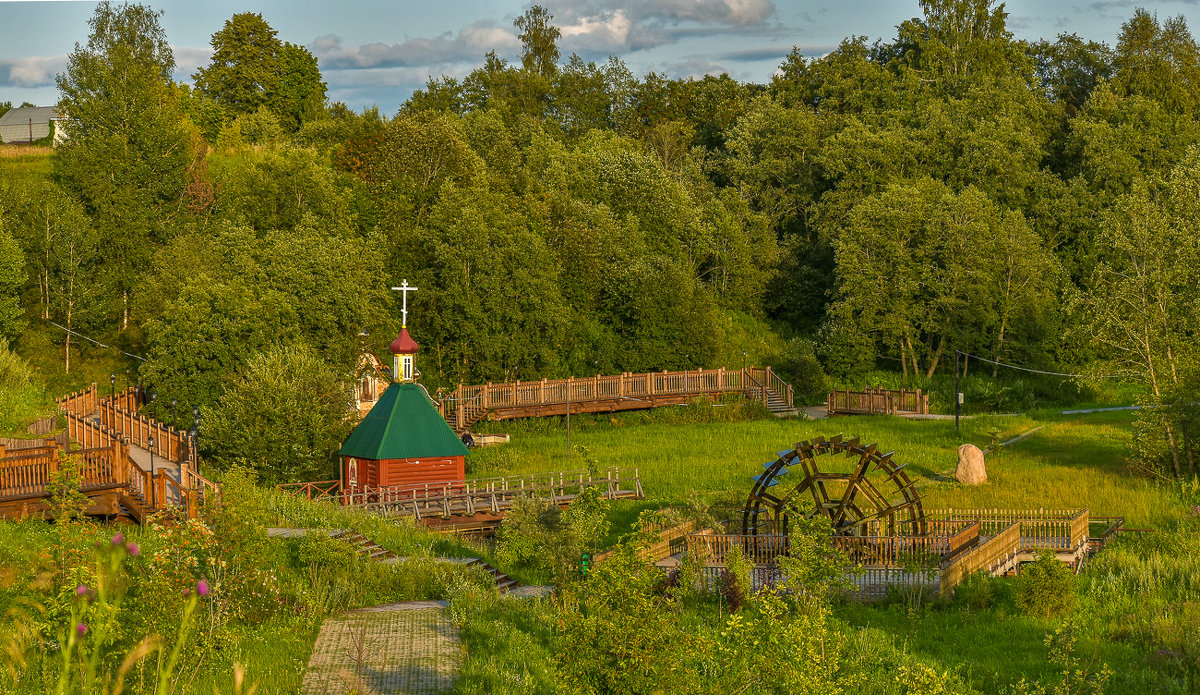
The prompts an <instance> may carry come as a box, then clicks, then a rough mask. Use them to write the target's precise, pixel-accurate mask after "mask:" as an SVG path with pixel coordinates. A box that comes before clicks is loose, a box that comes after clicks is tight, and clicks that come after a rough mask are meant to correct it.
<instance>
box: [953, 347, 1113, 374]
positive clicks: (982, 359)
mask: <svg viewBox="0 0 1200 695" xmlns="http://www.w3.org/2000/svg"><path fill="white" fill-rule="evenodd" d="M955 352H957V353H958V354H960V355H962V356H964V357H970V358H972V359H976V360H979V361H980V362H987V363H988V364H994V365H996V366H998V367H1004V368H1005V369H1015V370H1017V371H1020V372H1029V373H1030V374H1041V375H1043V376H1061V377H1067V378H1068V379H1128V378H1129V377H1131V376H1134V375H1133V374H1128V373H1127V374H1067V373H1065V372H1048V371H1045V370H1043V369H1030V368H1029V367H1018V366H1017V365H1015V364H1005V363H1004V362H997V361H996V360H989V359H988V358H986V357H980V356H979V355H972V354H971V353H969V352H963V351H962V350H955Z"/></svg>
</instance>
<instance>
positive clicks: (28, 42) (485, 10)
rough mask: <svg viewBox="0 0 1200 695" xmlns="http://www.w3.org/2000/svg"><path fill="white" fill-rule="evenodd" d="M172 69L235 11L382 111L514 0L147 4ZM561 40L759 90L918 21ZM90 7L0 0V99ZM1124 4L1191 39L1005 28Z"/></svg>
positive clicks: (1163, 13) (45, 70) (572, 11)
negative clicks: (1145, 28)
mask: <svg viewBox="0 0 1200 695" xmlns="http://www.w3.org/2000/svg"><path fill="white" fill-rule="evenodd" d="M149 4H150V5H151V6H153V7H154V8H156V9H160V10H162V11H163V12H164V15H163V17H162V23H163V27H164V28H165V29H166V32H167V37H168V39H169V40H170V42H171V44H172V46H173V47H174V49H175V59H176V62H177V63H178V64H179V71H178V72H177V74H176V78H177V79H180V80H183V81H188V82H190V81H191V74H192V73H193V72H194V71H195V69H196V68H197V67H199V66H201V65H204V64H206V63H207V61H208V57H209V54H210V49H209V45H208V41H209V38H210V37H211V35H212V33H213V32H215V31H217V30H218V29H220V28H221V25H222V24H223V23H224V21H225V20H226V19H228V18H229V17H230V16H232V15H233V14H234V13H237V12H260V13H261V14H262V15H263V17H264V18H265V19H266V20H267V21H268V22H269V23H270V24H271V26H273V27H274V28H275V29H276V30H278V32H279V38H280V39H281V40H285V41H291V42H292V43H298V44H303V45H305V46H307V47H308V48H309V49H310V50H312V51H313V53H315V54H316V55H317V57H318V59H319V60H320V64H321V70H322V74H323V75H324V76H325V79H326V82H328V84H329V96H330V97H331V98H332V99H335V100H339V101H344V102H345V103H346V104H348V105H349V106H351V107H353V108H355V109H360V108H362V107H364V106H368V105H371V104H378V105H379V106H380V107H381V108H382V109H383V111H384V112H385V113H389V114H390V113H394V112H395V111H396V109H397V108H398V107H399V105H400V104H401V103H402V102H403V101H404V100H405V99H406V98H407V97H408V95H409V94H411V92H412V90H413V89H414V88H416V87H419V86H421V85H423V84H424V83H425V80H426V79H427V78H428V77H429V76H430V75H433V76H437V75H442V74H446V75H453V76H459V77H461V76H462V75H465V74H466V73H468V72H470V71H471V70H472V69H473V68H474V67H476V66H477V65H479V64H480V63H481V62H482V59H483V56H484V54H485V53H487V52H488V51H489V50H495V51H496V53H497V54H498V55H500V56H502V57H506V58H508V59H510V60H515V59H516V57H517V55H518V50H519V42H518V41H517V39H516V31H515V30H514V29H513V27H512V22H513V19H515V18H516V17H517V16H519V15H520V14H521V13H522V12H524V11H525V10H526V9H527V8H528V7H529V6H530V5H531V4H532V3H530V2H522V1H521V0H463V1H453V0H440V1H439V0H420V1H418V0H338V1H337V2H327V1H324V2H323V1H318V0H207V1H206V0H199V1H197V0H187V1H183V0H153V1H151V2H150V3H149ZM541 4H542V5H544V6H545V7H547V8H549V10H550V11H551V13H552V14H554V15H555V22H554V23H555V24H556V25H557V26H559V27H560V29H561V30H562V32H563V38H562V40H561V41H560V48H561V49H562V53H563V55H564V56H567V55H569V54H570V53H572V52H576V53H579V54H580V55H581V56H583V57H585V58H587V59H589V60H596V61H597V62H600V61H603V60H604V59H606V58H607V56H609V55H615V56H618V57H620V58H621V59H623V60H624V61H625V62H626V64H627V65H628V66H629V68H630V69H631V70H632V71H633V72H634V74H636V75H639V76H640V75H643V74H645V73H646V72H649V71H651V70H654V71H658V72H659V73H664V74H666V75H669V76H672V77H680V76H689V75H693V76H700V75H704V74H706V73H713V74H720V73H721V72H728V73H729V74H730V75H732V76H733V77H735V78H737V79H739V80H746V81H755V82H765V81H767V80H769V79H770V77H771V74H772V73H773V72H774V71H775V69H776V68H777V67H778V65H779V63H780V61H781V60H782V58H783V56H784V55H786V54H787V52H788V51H789V50H791V48H792V46H799V47H800V49H801V51H802V52H804V53H805V54H808V55H812V56H819V55H823V54H824V53H826V52H828V51H829V50H830V49H831V48H833V47H834V46H836V45H837V43H838V42H839V41H840V40H841V39H843V38H844V37H846V36H850V35H865V36H867V37H869V38H871V39H875V38H884V39H891V38H892V37H893V36H894V35H895V27H896V25H897V24H899V23H900V22H902V21H904V20H905V19H907V18H909V17H913V16H916V15H917V14H919V11H920V10H919V5H918V3H917V2H916V0H841V1H836V0H544V1H543V2H541ZM94 7H95V3H94V2H79V1H69V0H63V1H50V2H12V1H9V0H0V101H12V102H13V103H14V104H16V103H20V102H22V101H31V102H34V103H36V104H38V105H48V104H51V103H54V102H55V101H57V99H58V94H57V89H56V88H55V86H54V76H55V74H56V73H58V72H61V71H62V70H63V69H64V68H65V66H66V60H67V58H66V57H67V54H68V53H69V52H70V51H71V50H72V49H73V47H74V44H75V43H76V42H84V41H86V40H87V32H88V27H87V20H88V18H89V17H90V16H91V13H92V9H93V8H94ZM1135 7H1145V8H1146V9H1148V10H1150V11H1152V12H1156V13H1157V14H1158V15H1159V17H1160V18H1163V19H1165V18H1166V17H1168V16H1174V15H1183V16H1184V17H1186V18H1187V20H1188V25H1189V26H1190V27H1192V28H1193V32H1195V31H1196V27H1198V26H1200V0H1157V1H1155V2H1132V1H1126V0H1096V1H1091V2H1088V1H1086V0H1081V1H1076V0H1066V1H1065V2H1056V1H1054V0H1042V1H1041V2H1037V1H1035V0H1012V1H1011V2H1008V3H1006V9H1007V11H1008V12H1009V28H1010V29H1011V30H1012V31H1013V33H1014V34H1015V35H1016V36H1017V37H1018V38H1024V39H1031V40H1034V39H1038V38H1043V37H1045V38H1053V37H1054V36H1056V35H1058V34H1059V33H1062V32H1066V33H1076V34H1079V35H1080V36H1082V37H1084V38H1087V39H1094V40H1098V41H1105V42H1108V43H1110V44H1112V43H1115V39H1116V36H1117V34H1118V32H1119V31H1120V27H1121V23H1122V22H1124V21H1126V20H1127V19H1128V18H1129V17H1130V16H1132V14H1133V11H1134V8H1135Z"/></svg>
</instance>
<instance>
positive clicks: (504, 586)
mask: <svg viewBox="0 0 1200 695" xmlns="http://www.w3.org/2000/svg"><path fill="white" fill-rule="evenodd" d="M329 537H330V538H334V539H337V540H339V541H342V542H343V543H348V544H350V546H351V547H353V548H354V550H355V552H357V553H358V556H359V557H360V558H362V559H363V560H367V561H370V562H382V563H385V564H392V563H396V562H399V561H400V560H401V559H403V558H400V557H399V556H397V555H396V554H395V553H393V552H392V551H390V550H388V549H387V548H384V547H383V546H381V545H379V544H378V543H376V542H375V541H373V540H371V539H370V538H367V537H366V536H364V535H362V534H361V533H359V532H357V531H348V530H340V531H334V532H332V533H331V534H330V536H329ZM441 559H443V560H447V561H449V562H453V563H455V564H457V565H461V566H463V567H478V568H480V569H482V570H483V571H484V572H487V573H488V574H490V575H491V576H492V581H494V582H495V583H496V589H497V590H498V591H499V592H500V593H502V594H506V593H508V592H510V591H515V590H516V589H519V588H520V587H521V583H520V582H518V581H517V580H515V579H513V578H512V577H510V576H508V575H507V574H505V573H503V572H501V571H500V570H498V569H496V568H495V567H492V566H491V565H490V564H488V563H487V561H485V560H483V559H482V558H478V557H464V558H441Z"/></svg>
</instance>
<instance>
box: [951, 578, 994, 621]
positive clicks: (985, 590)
mask: <svg viewBox="0 0 1200 695" xmlns="http://www.w3.org/2000/svg"><path fill="white" fill-rule="evenodd" d="M998 593H999V591H998V589H997V587H996V579H995V578H993V577H992V576H990V575H989V574H988V573H987V572H984V571H983V570H979V571H978V572H974V573H972V574H968V575H967V576H966V578H964V579H963V580H962V581H961V582H959V584H958V587H956V588H955V589H954V600H955V602H957V603H958V604H959V605H961V606H962V607H963V608H966V609H967V610H970V611H982V610H987V609H988V608H991V607H992V606H993V605H995V603H996V597H997V594H998Z"/></svg>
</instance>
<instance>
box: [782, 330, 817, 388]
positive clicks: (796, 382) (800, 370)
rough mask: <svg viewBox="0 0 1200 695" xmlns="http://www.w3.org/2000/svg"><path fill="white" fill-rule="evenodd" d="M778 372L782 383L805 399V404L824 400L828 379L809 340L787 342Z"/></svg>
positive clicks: (796, 339)
mask: <svg viewBox="0 0 1200 695" xmlns="http://www.w3.org/2000/svg"><path fill="white" fill-rule="evenodd" d="M779 372H780V376H782V377H783V379H784V381H787V382H788V383H790V384H791V385H792V388H794V389H795V390H796V394H797V395H799V396H804V397H806V398H805V399H804V400H805V401H806V402H816V401H820V400H823V399H824V398H825V394H826V392H827V391H828V389H829V379H828V378H826V376H825V370H824V369H822V368H821V363H820V361H818V360H817V353H816V349H815V347H814V346H813V343H812V341H811V340H804V339H802V338H793V339H792V340H790V341H788V344H787V349H786V351H785V352H784V357H783V363H782V364H780V365H779Z"/></svg>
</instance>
